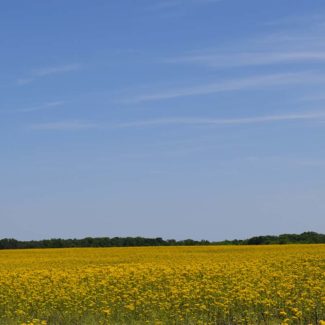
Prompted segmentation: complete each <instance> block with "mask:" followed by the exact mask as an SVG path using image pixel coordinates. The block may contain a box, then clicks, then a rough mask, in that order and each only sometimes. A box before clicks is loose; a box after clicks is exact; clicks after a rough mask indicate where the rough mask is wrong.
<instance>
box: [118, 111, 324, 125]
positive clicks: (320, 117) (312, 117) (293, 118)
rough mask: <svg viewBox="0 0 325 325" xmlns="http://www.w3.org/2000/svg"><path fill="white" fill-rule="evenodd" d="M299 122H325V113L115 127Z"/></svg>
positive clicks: (169, 120) (177, 120)
mask: <svg viewBox="0 0 325 325" xmlns="http://www.w3.org/2000/svg"><path fill="white" fill-rule="evenodd" d="M299 120H317V121H319V120H325V112H314V113H292V114H286V115H285V114H284V115H266V116H253V117H241V118H229V119H215V118H163V119H151V120H142V121H134V122H128V123H120V124H118V125H117V127H121V128H129V127H152V126H165V125H198V126H200V125H243V124H260V123H271V122H285V121H299Z"/></svg>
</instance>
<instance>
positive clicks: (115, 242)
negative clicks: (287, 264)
mask: <svg viewBox="0 0 325 325" xmlns="http://www.w3.org/2000/svg"><path fill="white" fill-rule="evenodd" d="M324 243H325V235H323V234H318V233H316V232H311V231H310V232H304V233H302V234H300V235H296V234H283V235H280V236H259V237H252V238H250V239H246V240H237V239H235V240H225V241H222V242H210V241H208V240H201V241H197V240H192V239H186V240H179V241H177V240H174V239H168V240H164V239H162V238H160V237H157V238H143V237H113V238H109V237H96V238H93V237H86V238H83V239H61V238H53V239H44V240H31V241H19V240H16V239H8V238H5V239H1V240H0V249H17V248H63V247H65V248H69V247H132V246H201V245H269V244H324Z"/></svg>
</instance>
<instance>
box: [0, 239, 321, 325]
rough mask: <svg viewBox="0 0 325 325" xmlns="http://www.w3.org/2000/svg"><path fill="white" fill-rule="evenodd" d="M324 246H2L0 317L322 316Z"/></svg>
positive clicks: (144, 320) (162, 320) (238, 319)
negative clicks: (31, 247) (22, 247)
mask: <svg viewBox="0 0 325 325" xmlns="http://www.w3.org/2000/svg"><path fill="white" fill-rule="evenodd" d="M324 320H325V245H283V246H217V247H212V246H209V247H207V246H201V247H142V248H75V249H42V250H3V251H0V324H6V325H7V324H34V325H40V324H69V325H70V324H71V325H72V324H156V325H158V324H193V325H194V324H272V325H273V324H325V322H324Z"/></svg>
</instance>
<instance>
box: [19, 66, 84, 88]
mask: <svg viewBox="0 0 325 325" xmlns="http://www.w3.org/2000/svg"><path fill="white" fill-rule="evenodd" d="M81 67H82V66H81V64H78V63H73V64H67V65H60V66H50V67H43V68H39V69H35V70H32V72H31V73H30V74H29V76H27V77H23V78H19V79H17V85H27V84H30V83H32V82H33V81H35V80H37V79H40V78H44V77H47V76H52V75H57V74H63V73H68V72H74V71H78V70H80V69H81Z"/></svg>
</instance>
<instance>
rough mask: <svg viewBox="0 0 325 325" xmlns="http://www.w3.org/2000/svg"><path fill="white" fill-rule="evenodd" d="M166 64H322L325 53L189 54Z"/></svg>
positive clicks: (216, 65)
mask: <svg viewBox="0 0 325 325" xmlns="http://www.w3.org/2000/svg"><path fill="white" fill-rule="evenodd" d="M165 61H166V62H168V63H184V64H188V63H190V64H191V63H192V64H202V65H206V66H209V67H214V68H227V67H239V66H258V65H270V64H281V63H285V64H288V63H297V62H324V61H325V51H301V52H244V53H227V54H190V55H185V56H181V57H176V58H170V59H166V60H165Z"/></svg>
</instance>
